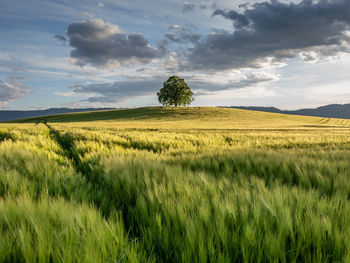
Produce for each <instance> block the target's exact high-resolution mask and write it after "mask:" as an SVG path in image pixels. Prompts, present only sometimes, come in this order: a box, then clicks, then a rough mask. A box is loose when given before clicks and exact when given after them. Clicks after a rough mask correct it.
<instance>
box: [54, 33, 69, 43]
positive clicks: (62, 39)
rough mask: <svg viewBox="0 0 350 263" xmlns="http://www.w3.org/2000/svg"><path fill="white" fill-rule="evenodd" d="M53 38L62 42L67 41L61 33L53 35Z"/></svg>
mask: <svg viewBox="0 0 350 263" xmlns="http://www.w3.org/2000/svg"><path fill="white" fill-rule="evenodd" d="M54 38H56V39H57V40H58V41H59V42H61V43H62V44H65V43H66V42H67V38H66V37H65V36H62V35H54Z"/></svg>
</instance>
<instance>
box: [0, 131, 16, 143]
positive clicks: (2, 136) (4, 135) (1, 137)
mask: <svg viewBox="0 0 350 263" xmlns="http://www.w3.org/2000/svg"><path fill="white" fill-rule="evenodd" d="M9 139H11V140H13V139H14V138H13V136H12V135H11V133H9V132H6V131H0V142H2V141H5V140H9Z"/></svg>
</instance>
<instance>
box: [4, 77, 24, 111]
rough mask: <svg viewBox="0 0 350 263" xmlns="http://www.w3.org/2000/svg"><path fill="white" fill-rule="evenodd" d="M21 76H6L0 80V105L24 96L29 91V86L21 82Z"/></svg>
mask: <svg viewBox="0 0 350 263" xmlns="http://www.w3.org/2000/svg"><path fill="white" fill-rule="evenodd" d="M22 80H23V77H7V78H6V79H5V80H4V81H0V105H6V104H7V103H8V102H10V101H14V100H16V99H19V98H22V97H24V96H25V95H26V94H28V93H29V87H28V86H25V85H24V84H23V83H22Z"/></svg>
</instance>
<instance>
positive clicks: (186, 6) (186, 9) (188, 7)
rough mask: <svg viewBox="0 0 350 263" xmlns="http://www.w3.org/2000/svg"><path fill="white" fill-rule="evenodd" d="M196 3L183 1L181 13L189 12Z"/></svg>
mask: <svg viewBox="0 0 350 263" xmlns="http://www.w3.org/2000/svg"><path fill="white" fill-rule="evenodd" d="M195 7H196V5H195V4H193V3H189V2H185V3H184V4H183V6H182V13H187V12H191V11H193V10H194V9H195Z"/></svg>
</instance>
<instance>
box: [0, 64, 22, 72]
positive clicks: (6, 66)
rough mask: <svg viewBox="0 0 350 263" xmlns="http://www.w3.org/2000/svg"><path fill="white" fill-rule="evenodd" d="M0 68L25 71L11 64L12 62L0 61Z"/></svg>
mask: <svg viewBox="0 0 350 263" xmlns="http://www.w3.org/2000/svg"><path fill="white" fill-rule="evenodd" d="M0 68H4V69H7V70H9V71H12V72H22V73H24V72H26V70H25V69H24V68H22V67H19V66H16V65H13V64H12V63H0Z"/></svg>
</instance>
